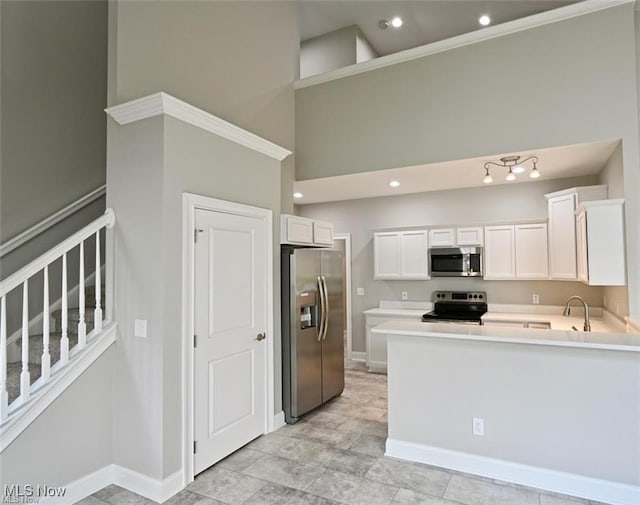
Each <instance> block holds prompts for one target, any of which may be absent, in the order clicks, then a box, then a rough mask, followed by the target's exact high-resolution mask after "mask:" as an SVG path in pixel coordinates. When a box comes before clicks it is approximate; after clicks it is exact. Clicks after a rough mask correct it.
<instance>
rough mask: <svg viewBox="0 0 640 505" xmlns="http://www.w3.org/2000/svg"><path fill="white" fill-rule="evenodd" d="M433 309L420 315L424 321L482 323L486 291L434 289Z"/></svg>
mask: <svg viewBox="0 0 640 505" xmlns="http://www.w3.org/2000/svg"><path fill="white" fill-rule="evenodd" d="M433 297H434V300H435V303H434V306H433V310H432V311H431V312H427V313H426V314H423V315H422V320H423V321H424V322H426V323H440V322H442V323H457V324H482V320H481V318H482V316H483V314H484V313H485V312H487V293H485V292H483V291H436V292H435V293H433Z"/></svg>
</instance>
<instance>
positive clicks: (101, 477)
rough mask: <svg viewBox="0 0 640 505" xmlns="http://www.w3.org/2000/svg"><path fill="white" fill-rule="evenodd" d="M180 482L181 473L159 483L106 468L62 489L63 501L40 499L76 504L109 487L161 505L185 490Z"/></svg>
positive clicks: (48, 501)
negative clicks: (119, 488)
mask: <svg viewBox="0 0 640 505" xmlns="http://www.w3.org/2000/svg"><path fill="white" fill-rule="evenodd" d="M183 481H184V476H183V475H182V472H181V471H177V472H175V473H173V474H171V475H170V476H169V477H167V478H166V479H163V480H158V479H153V478H151V477H149V476H147V475H143V474H141V473H138V472H134V471H133V470H129V469H128V468H125V467H122V466H119V465H107V466H105V467H103V468H100V469H99V470H96V471H95V472H93V473H90V474H89V475H85V476H84V477H80V478H79V479H77V480H75V481H73V482H71V483H69V484H67V485H66V486H63V487H65V488H66V492H65V494H64V497H62V498H57V499H56V498H43V499H42V500H40V503H45V504H47V505H48V504H58V503H59V504H68V503H75V502H77V501H80V500H82V499H83V498H86V497H87V496H89V495H92V494H93V493H95V492H96V491H100V490H101V489H102V488H104V487H107V486H109V485H111V484H115V485H117V486H120V487H122V488H125V489H127V490H129V491H131V492H133V493H137V494H139V495H141V496H144V497H145V498H149V499H150V500H154V501H156V502H159V503H162V502H164V501H165V500H168V499H169V498H171V497H172V496H173V495H175V494H176V493H178V492H180V491H181V490H182V489H184V486H183V484H182V483H183ZM56 487H57V486H56Z"/></svg>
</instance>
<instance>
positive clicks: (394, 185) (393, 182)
mask: <svg viewBox="0 0 640 505" xmlns="http://www.w3.org/2000/svg"><path fill="white" fill-rule="evenodd" d="M389 186H391V187H392V188H397V187H398V186H400V183H399V182H398V181H391V182H390V183H389Z"/></svg>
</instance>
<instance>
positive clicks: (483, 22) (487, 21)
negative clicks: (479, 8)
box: [478, 14, 491, 26]
mask: <svg viewBox="0 0 640 505" xmlns="http://www.w3.org/2000/svg"><path fill="white" fill-rule="evenodd" d="M478 23H480V24H481V25H482V26H487V25H490V24H491V18H490V17H489V16H487V15H486V14H483V15H482V16H480V17H479V18H478Z"/></svg>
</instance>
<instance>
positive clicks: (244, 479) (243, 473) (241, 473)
mask: <svg viewBox="0 0 640 505" xmlns="http://www.w3.org/2000/svg"><path fill="white" fill-rule="evenodd" d="M386 380H387V378H386V376H385V375H377V374H369V373H367V372H366V370H365V369H364V368H363V367H362V366H361V365H357V364H351V365H349V366H348V369H347V371H346V377H345V390H344V393H343V394H342V396H341V397H339V398H336V399H334V400H333V401H331V402H330V403H329V404H327V405H325V406H324V407H322V408H320V409H318V410H317V411H315V412H313V413H310V414H308V415H307V416H306V417H304V418H303V420H301V421H300V422H298V423H297V424H295V425H287V426H283V427H282V428H280V429H279V430H277V431H276V432H274V433H271V434H269V435H265V436H262V437H260V438H258V439H256V440H254V441H253V442H251V443H250V444H248V445H247V446H245V447H243V448H242V449H240V450H239V451H237V452H235V453H234V454H232V455H231V456H229V457H228V458H226V459H224V460H223V461H221V462H219V463H218V464H216V465H214V466H213V467H211V468H210V469H208V470H206V471H205V472H203V473H201V474H200V475H198V477H197V478H196V480H195V481H194V482H193V483H191V484H190V485H189V486H188V487H187V489H185V490H184V491H182V492H180V493H179V494H177V495H176V496H174V497H173V498H171V499H170V500H168V501H166V502H165V505H222V504H227V505H240V504H243V505H272V504H273V505H278V504H290V505H340V504H343V505H344V504H346V505H390V504H391V505H461V504H462V505H577V504H590V503H591V504H592V503H594V502H588V501H585V500H580V499H575V498H570V497H567V496H560V495H553V494H548V493H543V492H539V491H537V490H535V489H531V488H526V487H521V486H515V485H509V484H505V483H499V482H496V481H492V480H490V479H483V478H478V477H474V476H471V475H466V474H462V473H456V472H450V471H446V470H443V469H440V468H435V467H430V466H427V465H421V464H415V463H406V462H402V461H398V460H394V459H391V458H386V457H384V455H383V454H384V442H385V437H386V435H387V424H386V423H387V388H386V386H387V383H386ZM154 503H155V502H152V501H150V500H147V499H146V498H143V497H141V496H138V495H136V494H134V493H131V492H129V491H127V490H125V489H122V488H119V487H118V486H109V487H106V488H104V489H102V490H100V491H98V492H97V493H95V494H94V495H92V496H90V497H88V498H85V499H84V500H82V501H80V502H78V505H105V504H111V505H151V504H154Z"/></svg>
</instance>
